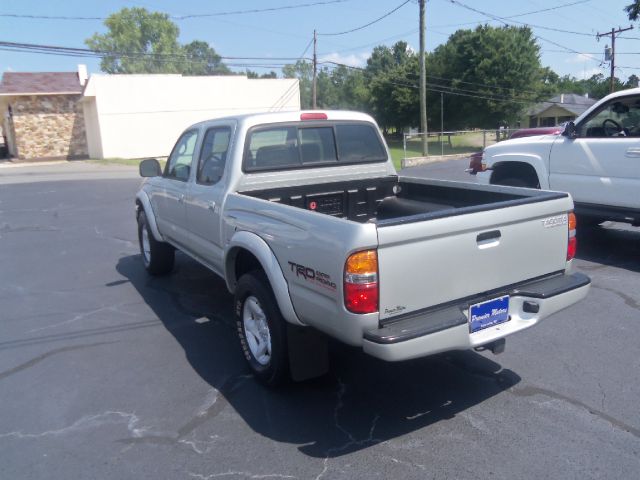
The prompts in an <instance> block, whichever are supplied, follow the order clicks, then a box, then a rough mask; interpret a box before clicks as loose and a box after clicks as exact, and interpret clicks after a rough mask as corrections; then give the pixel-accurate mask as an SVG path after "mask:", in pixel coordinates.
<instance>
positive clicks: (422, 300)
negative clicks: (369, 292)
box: [378, 195, 573, 320]
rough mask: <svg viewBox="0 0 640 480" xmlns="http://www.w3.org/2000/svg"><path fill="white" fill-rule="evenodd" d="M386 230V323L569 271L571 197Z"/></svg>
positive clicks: (381, 262)
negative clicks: (420, 311) (407, 314)
mask: <svg viewBox="0 0 640 480" xmlns="http://www.w3.org/2000/svg"><path fill="white" fill-rule="evenodd" d="M504 203H505V204H504V205H500V204H498V205H495V206H492V207H491V208H490V209H484V210H483V209H472V210H470V211H468V212H465V210H464V209H462V210H460V211H457V212H452V215H446V213H447V212H441V214H440V215H439V216H436V217H435V218H430V219H429V218H425V219H423V220H420V221H410V220H409V219H407V221H404V222H403V221H396V222H389V223H387V224H385V223H384V222H383V223H381V224H379V225H378V242H379V247H378V268H379V279H380V280H379V281H380V320H384V319H387V318H390V317H394V316H397V315H402V314H406V313H410V312H414V311H417V310H422V309H426V308H430V307H434V306H437V305H442V304H446V303H448V302H452V301H454V300H459V299H464V298H467V297H473V296H476V295H481V294H483V293H484V292H489V291H492V290H499V289H500V288H502V287H506V286H509V285H513V284H516V283H519V282H522V281H525V280H528V279H532V278H536V277H540V276H543V275H545V274H549V273H553V272H558V271H561V270H564V269H565V268H566V253H567V241H568V228H567V212H568V211H569V210H571V209H572V206H573V205H572V201H571V198H570V197H569V196H557V195H556V196H555V197H554V198H551V199H550V198H545V199H537V200H532V201H530V202H528V203H526V202H525V203H517V204H515V205H514V204H513V203H509V202H504Z"/></svg>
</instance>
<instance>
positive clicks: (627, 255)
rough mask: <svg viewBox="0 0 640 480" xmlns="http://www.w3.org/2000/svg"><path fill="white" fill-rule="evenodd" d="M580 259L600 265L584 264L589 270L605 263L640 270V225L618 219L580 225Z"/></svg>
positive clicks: (582, 267)
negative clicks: (618, 221)
mask: <svg viewBox="0 0 640 480" xmlns="http://www.w3.org/2000/svg"><path fill="white" fill-rule="evenodd" d="M576 258H578V259H580V260H586V261H589V262H593V263H596V264H598V265H594V266H585V265H580V269H581V270H584V271H585V272H586V273H588V272H589V270H591V269H600V268H603V266H611V267H618V268H624V269H626V270H630V271H633V272H640V228H638V227H632V226H630V225H627V224H624V223H616V222H605V223H603V224H602V225H599V226H595V227H591V228H582V229H581V228H580V225H578V253H577V255H576Z"/></svg>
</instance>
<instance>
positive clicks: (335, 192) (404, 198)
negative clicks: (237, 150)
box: [239, 176, 567, 226]
mask: <svg viewBox="0 0 640 480" xmlns="http://www.w3.org/2000/svg"><path fill="white" fill-rule="evenodd" d="M501 190H502V191H499V192H496V188H495V186H493V187H490V188H487V187H486V186H483V185H476V184H472V183H465V182H451V181H444V180H431V179H430V180H425V179H422V178H414V177H402V176H387V177H381V178H371V179H365V180H357V181H349V182H334V183H324V184H315V185H305V186H292V187H281V188H272V189H265V190H252V191H248V192H239V193H242V194H244V195H248V196H251V197H255V198H260V199H263V200H268V201H271V202H276V203H282V204H285V205H290V206H294V207H298V208H303V209H307V210H312V211H315V212H318V213H323V214H326V215H331V216H334V217H339V218H346V219H348V220H352V221H355V222H360V223H366V222H373V223H376V224H378V225H379V226H385V225H397V224H400V223H405V222H412V221H419V220H427V219H430V218H433V219H435V218H442V217H449V216H454V215H463V214H467V213H473V212H480V211H485V210H491V209H494V208H503V207H508V206H516V205H522V204H527V203H535V202H542V201H546V200H551V199H554V198H563V197H566V196H567V195H566V194H564V193H558V192H545V191H540V190H523V189H514V188H510V187H502V188H501Z"/></svg>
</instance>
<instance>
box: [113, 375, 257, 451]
mask: <svg viewBox="0 0 640 480" xmlns="http://www.w3.org/2000/svg"><path fill="white" fill-rule="evenodd" d="M248 378H253V376H252V375H236V376H234V377H230V378H229V379H228V380H227V381H226V382H224V384H223V385H222V386H221V387H220V389H212V390H211V391H210V392H209V394H208V396H207V399H206V400H205V403H204V405H203V406H202V407H201V408H200V409H199V410H198V412H197V413H196V415H195V416H194V417H193V418H191V419H190V420H189V421H187V422H186V423H185V424H184V425H182V426H181V427H180V428H178V430H177V431H176V433H175V434H167V435H158V434H154V435H139V436H134V437H132V438H123V439H120V440H117V441H118V442H119V443H123V444H127V445H133V444H151V445H180V444H184V445H187V446H189V447H191V448H192V449H193V450H194V451H195V452H196V453H198V454H203V453H207V452H208V451H209V449H201V448H198V445H199V444H205V445H207V444H209V445H210V444H212V443H215V442H216V440H217V439H218V438H219V437H218V436H217V435H213V436H209V439H210V440H195V439H192V438H185V437H187V436H188V435H192V434H193V433H194V432H195V430H196V429H197V428H198V427H200V426H202V425H203V424H205V423H207V422H208V421H209V420H211V419H213V418H215V417H217V416H218V415H219V414H220V413H221V412H222V411H223V410H224V409H225V408H226V407H227V405H229V400H228V398H229V397H230V396H232V395H233V394H234V393H236V392H237V391H238V390H239V389H240V387H241V386H242V385H243V384H244V382H245V381H246V380H247V379H248ZM221 393H222V394H223V395H222V396H221V395H220V394H221Z"/></svg>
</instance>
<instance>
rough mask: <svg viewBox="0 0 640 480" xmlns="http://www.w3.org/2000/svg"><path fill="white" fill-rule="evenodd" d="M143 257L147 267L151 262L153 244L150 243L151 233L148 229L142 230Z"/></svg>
mask: <svg viewBox="0 0 640 480" xmlns="http://www.w3.org/2000/svg"><path fill="white" fill-rule="evenodd" d="M142 256H143V257H144V263H146V264H147V265H148V264H149V262H151V242H150V241H149V232H148V231H147V229H146V228H144V227H143V228H142Z"/></svg>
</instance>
